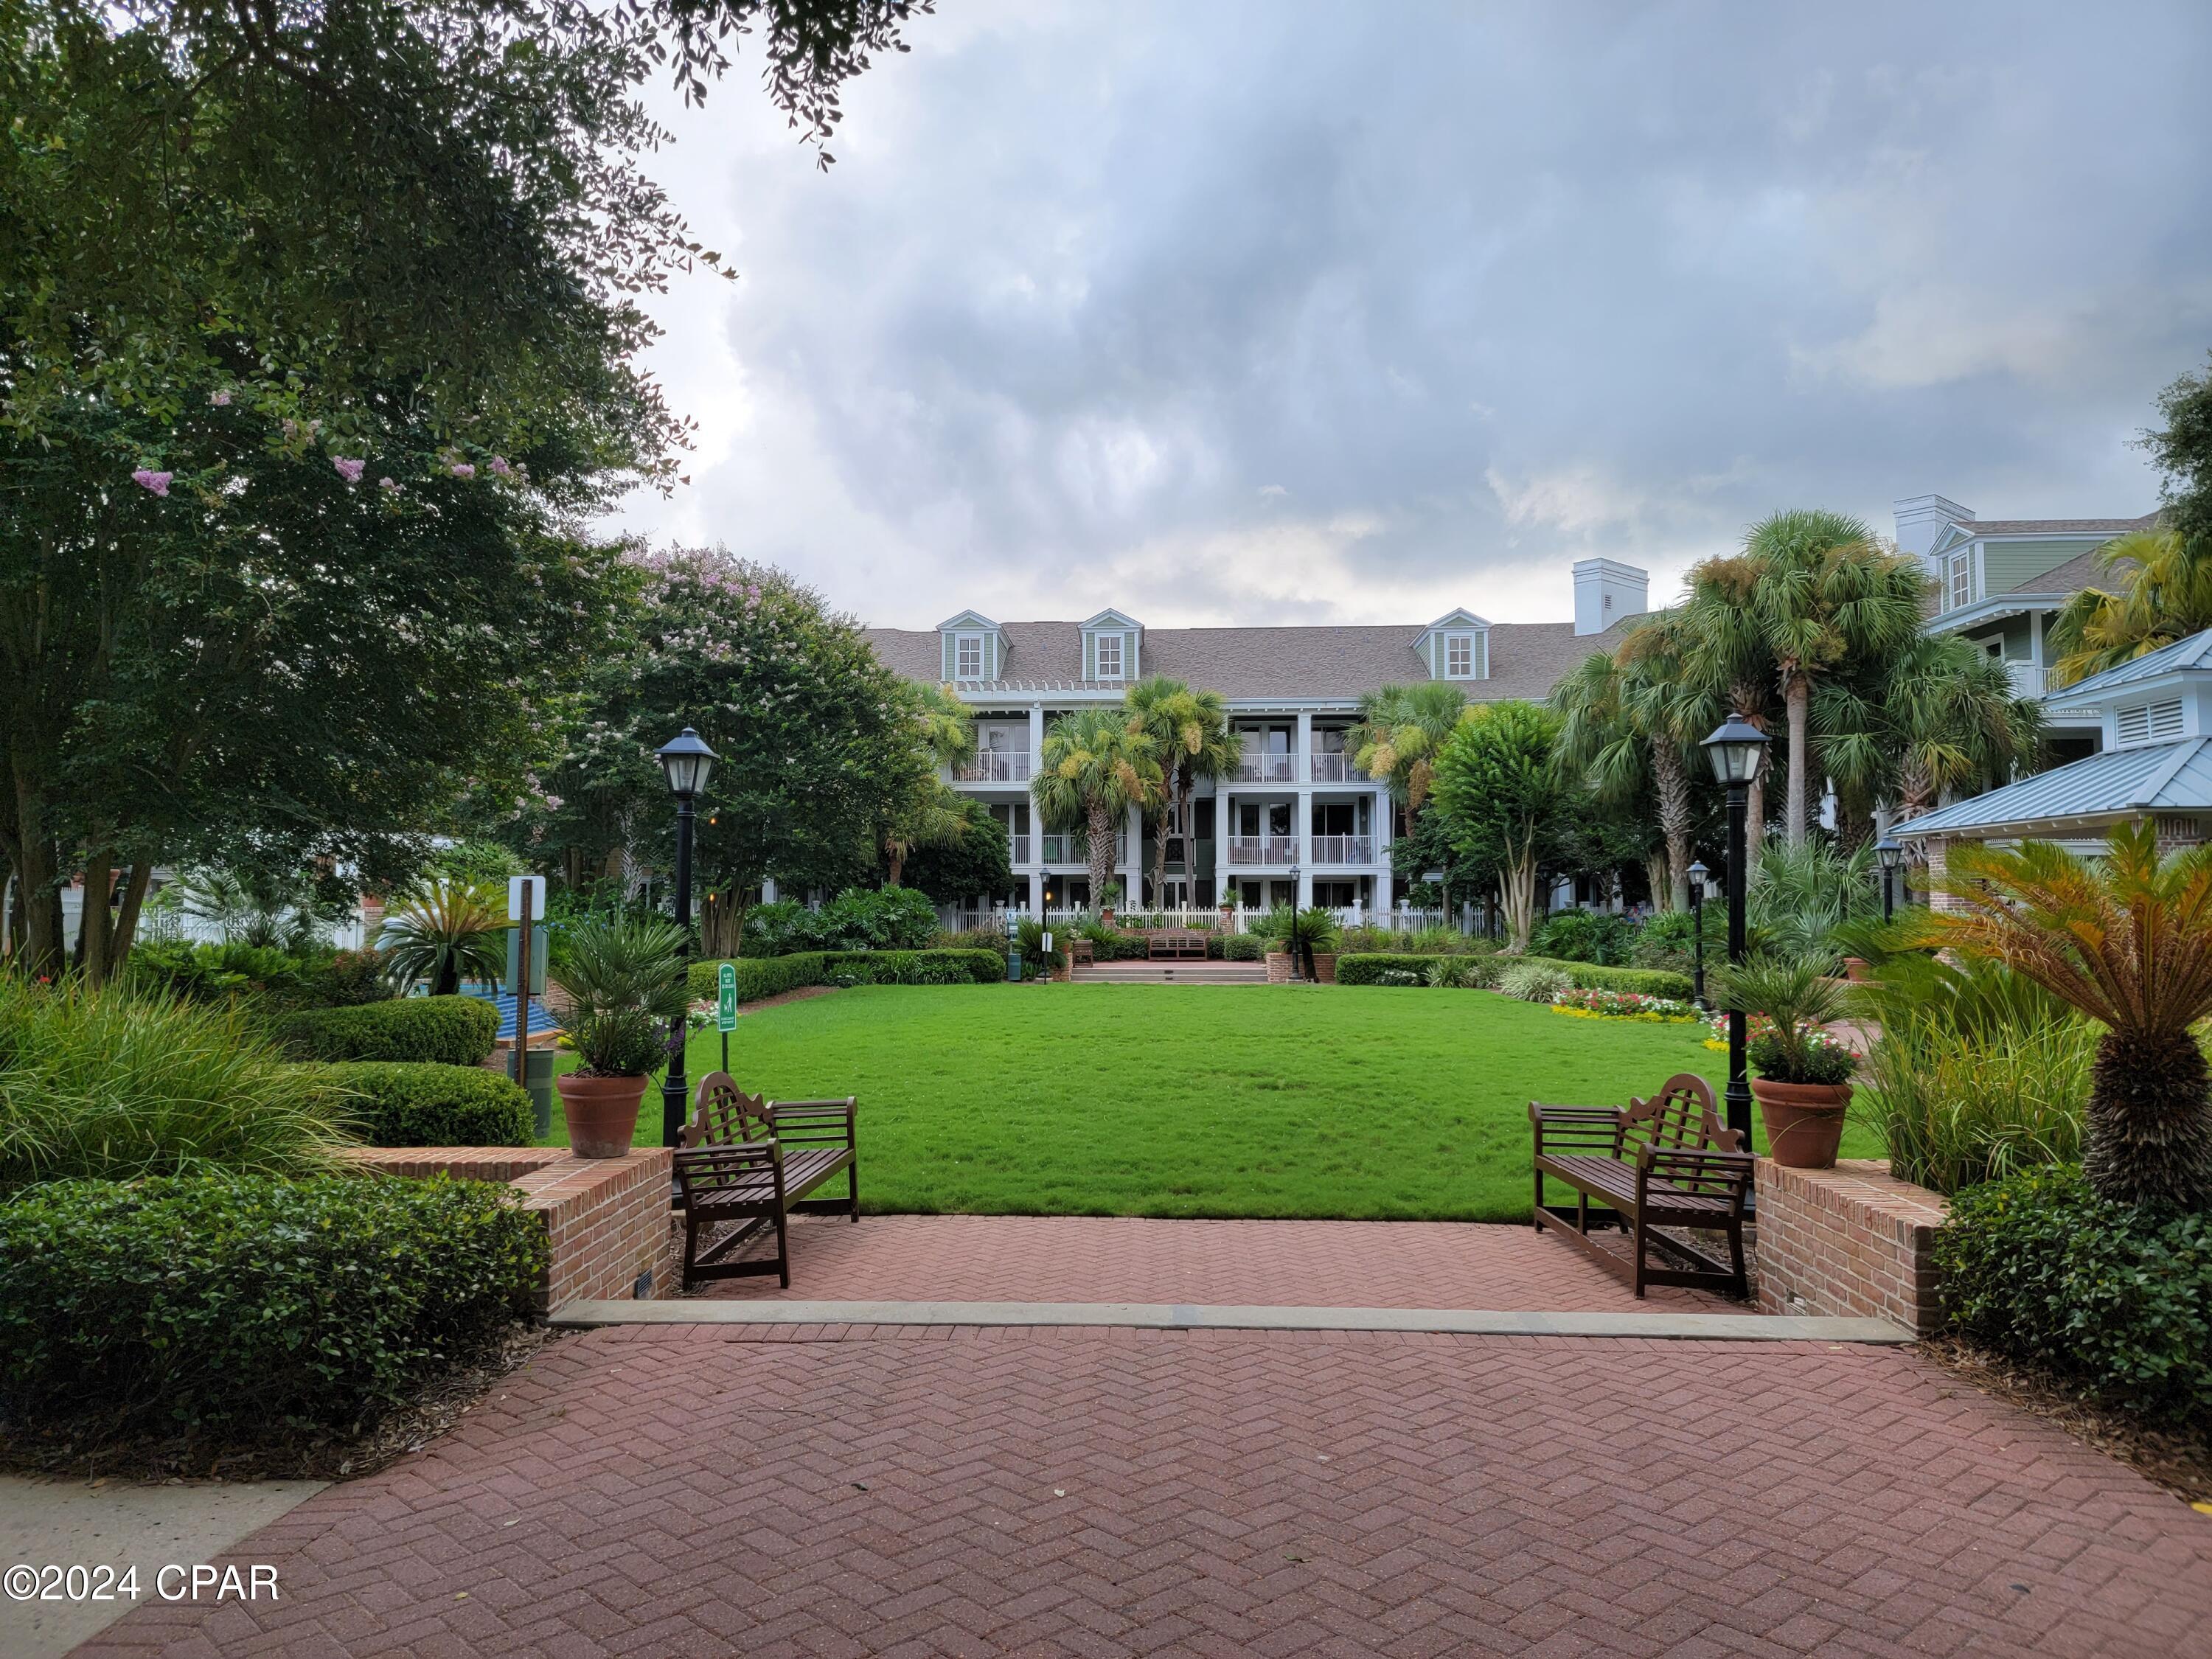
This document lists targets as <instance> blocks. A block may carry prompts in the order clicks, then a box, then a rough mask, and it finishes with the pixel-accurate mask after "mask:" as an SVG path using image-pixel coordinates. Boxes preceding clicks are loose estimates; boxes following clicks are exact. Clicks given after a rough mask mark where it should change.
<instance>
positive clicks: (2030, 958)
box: [1916, 823, 2212, 1210]
mask: <svg viewBox="0 0 2212 1659" xmlns="http://www.w3.org/2000/svg"><path fill="white" fill-rule="evenodd" d="M1946 862H1947V869H1946V872H1945V874H1944V875H1943V877H1942V878H1941V879H1939V880H1938V881H1937V882H1936V884H1935V885H1936V890H1937V891H1939V892H1941V893H1944V894H1946V895H1948V896H1949V897H1950V898H1951V899H1952V900H1953V901H1954V903H1955V905H1956V906H1957V907H1958V908H1954V909H1952V910H1948V911H1946V910H1936V909H1930V910H1929V911H1926V912H1924V913H1923V914H1922V915H1921V916H1920V917H1918V918H1917V921H1916V927H1917V933H1918V935H1919V938H1920V939H1921V941H1922V942H1923V943H1924V944H1928V945H1938V946H1943V947H1948V948H1950V949H1953V950H1957V951H1965V952H1966V953H1968V954H1970V955H1976V956H1982V957H1989V958H1991V959H1993V960H1995V961H1997V962H2002V963H2005V964H2006V965H2007V966H2008V967H2010V968H2012V969H2014V970H2015V972H2017V973H2020V974H2023V975H2026V976H2027V978H2029V979H2031V980H2033V981H2035V982H2036V983H2037V984H2038V985H2040V986H2041V987H2043V988H2044V989H2045V990H2046V991H2048V992H2050V993H2051V994H2052V995H2053V996H2055V997H2057V998H2058V999H2059V1000H2061V1001H2063V1002H2065V1003H2067V1004H2069V1005H2070V1006H2073V1007H2075V1008H2077V1009H2079V1010H2080V1011H2081V1012H2083V1013H2085V1014H2087V1015H2088V1016H2089V1017H2090V1018H2092V1019H2094V1020H2098V1021H2100V1022H2101V1023H2102V1024H2103V1025H2104V1027H2105V1032H2104V1035H2103V1036H2100V1038H2099V1039H2098V1040H2097V1058H2096V1063H2095V1066H2094V1067H2093V1071H2092V1073H2091V1081H2090V1091H2089V1105H2088V1116H2087V1125H2086V1127H2087V1147H2086V1149H2085V1151H2084V1153H2083V1157H2082V1168H2083V1171H2084V1173H2086V1174H2087V1176H2088V1178H2089V1182H2090V1184H2091V1185H2092V1186H2093V1187H2094V1188H2096V1189H2097V1191H2098V1192H2099V1193H2100V1194H2103V1195H2104V1196H2105V1197H2106V1198H2110V1199H2113V1200H2118V1202H2121V1203H2129V1204H2161V1205H2170V1206H2177V1207H2179V1208H2182V1209H2186V1210H2203V1209H2206V1208H2208V1207H2212V1074H2208V1072H2207V1069H2206V1065H2205V1059H2204V1053H2203V1049H2202V1048H2199V1047H2198V1046H2197V1038H2196V1036H2195V1035H2194V1033H2193V1032H2192V1031H2191V1027H2192V1026H2194V1025H2195V1024H2197V1021H2199V1020H2201V1019H2203V1018H2205V1017H2206V1016H2207V1015H2208V1014H2212V843H2208V844H2203V845H2199V846H2196V847H2191V848H2185V849H2183V850H2179V851H2176V852H2173V853H2171V854H2166V855H2165V856H2164V857H2161V856H2160V853H2159V848H2158V837H2157V832H2156V830H2155V829H2154V826H2152V825H2151V824H2149V823H2134V824H2122V825H2120V826H2118V828H2116V829H2113V830H2112V835H2111V837H2110V839H2109V841H2108V842H2107V844H2106V851H2105V854H2103V856H2101V857H2100V858H2095V859H2087V858H2083V857H2081V856H2079V855H2078V854H2074V853H2071V852H2069V851H2068V850H2067V849H2066V848H2063V847H2058V846H2055V845H2053V844H2051V843H2050V842H2022V843H2021V845H2020V846H2019V847H2017V848H2009V849H1998V848H1990V847H1983V846H1978V845H1975V844H1972V843H1967V844H1962V845H1959V846H1954V848H1952V849H1951V850H1950V854H1949V856H1948V860H1947V861H1946Z"/></svg>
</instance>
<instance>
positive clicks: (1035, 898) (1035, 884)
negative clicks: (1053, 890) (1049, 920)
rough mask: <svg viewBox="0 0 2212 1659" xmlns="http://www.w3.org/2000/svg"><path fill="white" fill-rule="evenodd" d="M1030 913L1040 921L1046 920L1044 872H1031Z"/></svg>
mask: <svg viewBox="0 0 2212 1659" xmlns="http://www.w3.org/2000/svg"><path fill="white" fill-rule="evenodd" d="M1030 915H1033V916H1035V917H1036V919H1037V920H1038V921H1043V920H1044V872H1043V871H1042V870H1032V871H1030Z"/></svg>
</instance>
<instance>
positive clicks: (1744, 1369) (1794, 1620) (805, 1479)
mask: <svg viewBox="0 0 2212 1659" xmlns="http://www.w3.org/2000/svg"><path fill="white" fill-rule="evenodd" d="M234 1559H237V1560H240V1561H241V1562H252V1561H269V1562H273V1563H275V1564H276V1565H277V1566H278V1568H279V1571H280V1575H281V1578H280V1582H281V1583H282V1585H283V1590H284V1592H285V1595H286V1599H285V1600H284V1601H282V1602H279V1603H277V1604H276V1605H275V1606H274V1607H271V1606H270V1605H268V1604H265V1603H264V1604H263V1605H261V1606H260V1607H240V1606H238V1605H236V1604H232V1605H230V1606H228V1607H224V1608H222V1609H221V1610H215V1609H210V1608H206V1607H197V1608H195V1607H183V1606H180V1607H167V1606H161V1605H155V1606H154V1607H145V1608H142V1609H140V1610H138V1611H137V1612H135V1613H132V1614H131V1616H129V1617H128V1618H126V1619H125V1620H123V1621H122V1622H121V1623H119V1624H118V1625H117V1626H112V1628H111V1629H110V1630H109V1631H108V1632H106V1633H104V1634H103V1635H102V1636H100V1638H96V1639H95V1640H94V1642H93V1643H91V1644H88V1646H86V1647H85V1648H83V1649H82V1650H80V1651H81V1652H82V1653H85V1654H91V1655H107V1656H120V1655H146V1654H151V1653H161V1654H166V1655H172V1656H178V1659H204V1656H210V1655H217V1654H221V1655H238V1656H249V1655H264V1654H265V1655H283V1656H310V1659H322V1656H333V1655H382V1654H407V1655H413V1656H422V1659H447V1656H452V1659H490V1656H496V1655H502V1654H538V1655H549V1656H556V1659H589V1656H598V1655H651V1656H660V1655H693V1654H697V1655H724V1654H732V1653H739V1652H742V1653H743V1654H744V1655H745V1656H747V1659H776V1656H794V1659H796V1656H846V1655H854V1656H858V1655H902V1656H904V1655H936V1654H969V1655H978V1656H982V1655H996V1654H1014V1653H1020V1654H1073V1655H1093V1656H1101V1659H1104V1656H1120V1655H1132V1654H1144V1655H1149V1654H1158V1653H1174V1654H1207V1655H1261V1656H1266V1659H1290V1656H1296V1655H1315V1656H1321V1655H1334V1654H1359V1653H1377V1654H1389V1655H1407V1656H1422V1655H1437V1654H1452V1655H1459V1654H1513V1655H1524V1656H1528V1659H1563V1656H1583V1655H1608V1656H1610V1655H1626V1656H1638V1659H1645V1656H1662V1655H1671V1656H1674V1659H1709V1656H1711V1659H1717V1656H1725V1655H1740V1654H1776V1655H1783V1654H1789V1655H1801V1654H1815V1655H1846V1654H1848V1655H1867V1656H1885V1659H1887V1656H1906V1655H1917V1656H1928V1655H1939V1656H1949V1655H1955V1654H1978V1655H2039V1656H2121V1655H2125V1656H2146V1659H2147V1656H2157V1659H2173V1656H2206V1655H2212V1518H2208V1517H2206V1516H2200V1515H2197V1514H2195V1513H2193V1512H2191V1510H2188V1509H2187V1508H2185V1507H2184V1506H2183V1505H2181V1504H2179V1503H2177V1502H2176V1501H2175V1500H2174V1499H2172V1498H2170V1497H2167V1496H2166V1495H2164V1494H2162V1493H2160V1492H2158V1491H2157V1490H2155V1489H2154V1488H2153V1487H2152V1486H2149V1485H2148V1483H2146V1482H2145V1481H2144V1480H2142V1479H2141V1478H2140V1477H2139V1476H2137V1475H2136V1474H2133V1473H2132V1472H2131V1471H2130V1470H2128V1469H2126V1468H2123V1467H2122V1466H2120V1465H2118V1464H2117V1463H2114V1462H2111V1461H2109V1460H2108V1459H2106V1458H2105V1457H2103V1456H2101V1455H2099V1454H2097V1453H2095V1452H2093V1451H2091V1450H2089V1449H2086V1448H2084V1447H2082V1446H2081V1445H2079V1444H2077V1443H2075V1442H2073V1441H2071V1440H2069V1438H2068V1437H2065V1436H2064V1435H2063V1433H2061V1432H2060V1431H2057V1430H2056V1429H2054V1428H2052V1427H2051V1426H2049V1425H2045V1424H2043V1423H2041V1422H2039V1421H2037V1420H2035V1419H2030V1418H2027V1417H2026V1416H2023V1415H2021V1414H2018V1413H2014V1412H2012V1411H2010V1410H2009V1409H2008V1408H2007V1407H2002V1406H2000V1405H1997V1404H1996V1403H1994V1402H1991V1401H1988V1400H1986V1399H1984V1398H1983V1397H1982V1396H1980V1395H1975V1394H1973V1393H1972V1392H1971V1391H1966V1390H1962V1389H1960V1388H1958V1387H1957V1386H1956V1385H1955V1384H1954V1383H1952V1382H1951V1381H1950V1380H1949V1379H1948V1378H1947V1377H1946V1376H1945V1375H1944V1374H1943V1373H1942V1372H1940V1371H1938V1370H1935V1369H1934V1368H1933V1367H1931V1366H1929V1365H1927V1364H1925V1363H1924V1362H1922V1361H1921V1360H1919V1359H1917V1358H1915V1357H1914V1356H1912V1355H1911V1354H1910V1353H1909V1352H1903V1351H1899V1350H1894V1349H1877V1348H1868V1347H1842V1346H1826V1345H1818V1344H1790V1345H1783V1344H1775V1345H1753V1344H1734V1343H1696V1342H1661V1341H1644V1340H1572V1339H1563V1338H1498V1337H1455V1336H1435V1335H1431V1336H1409V1335H1400V1334H1326V1333H1295V1334H1277V1333H1250V1332H1227V1331H1200V1332H1184V1331H1131V1330H1121V1331H1094V1330H1086V1331H1071V1330H1065V1329H1061V1330H1003V1329H1001V1330H985V1331H977V1330H972V1329H963V1330H953V1329H948V1328H929V1329H915V1328H908V1329H902V1330H890V1329H883V1328H878V1329H875V1330H867V1329H844V1328H797V1329H792V1328H775V1329H762V1328H747V1327H738V1328H713V1327H696V1326H694V1327H666V1328H656V1327H639V1326H631V1327H624V1328H617V1329H611V1330H602V1331H596V1332H593V1333H592V1334H588V1335H586V1336H582V1337H577V1338H572V1339H568V1340H563V1341H562V1342H559V1343H556V1345H554V1346H552V1347H550V1348H549V1349H548V1350H546V1351H545V1352H543V1353H542V1354H540V1355H539V1356H538V1358H536V1359H535V1360H534V1361H533V1362H532V1364H530V1365H529V1366H527V1367H526V1369H525V1370H523V1371H522V1372H520V1373H519V1374H518V1375H517V1376H516V1377H515V1378H514V1379H513V1381H512V1382H511V1383H509V1384H508V1385H507V1389H506V1390H505V1392H504V1394H503V1395H500V1396H498V1397H496V1398H495V1399H494V1400H492V1401H489V1402H487V1403H486V1404H485V1405H483V1407H479V1408H478V1409H477V1411H476V1412H475V1413H472V1414H471V1415H470V1416H469V1417H468V1418H466V1419H465V1420H464V1422H463V1424H462V1425H461V1426H460V1427H459V1429H458V1430H457V1431H455V1432H453V1434H451V1435H449V1436H448V1437H446V1438H444V1439H442V1440H441V1441H439V1442H438V1443H436V1444H435V1446H433V1447H432V1448H431V1449H429V1450H428V1451H427V1452H425V1453H422V1454H421V1455H416V1456H413V1457H410V1458H409V1459H407V1460H406V1461H404V1462H402V1463H400V1464H398V1465H397V1466H395V1467H393V1468H391V1469H388V1470H386V1472H384V1473H383V1474H379V1475H376V1476H374V1477H372V1478H369V1479H367V1480H358V1481H355V1482H353V1483H351V1484H349V1485H347V1486H340V1487H336V1488H333V1489H332V1490H331V1491H329V1492H325V1493H323V1494H321V1495H320V1496H319V1497H317V1498H313V1499H312V1500H311V1501H310V1502H308V1503H307V1504H306V1505H304V1506H303V1507H301V1509H299V1510H295V1511H294V1512H293V1513H292V1514H291V1515H290V1516H287V1517H286V1518H285V1519H284V1520H283V1522H279V1523H277V1524H276V1525H275V1526H272V1527H270V1528H266V1529H265V1530H264V1531H263V1532H262V1533H260V1534H257V1535H256V1536H254V1537H253V1538H252V1539H249V1540H248V1541H246V1542H245V1543H244V1544H243V1545H241V1546H240V1548H239V1549H238V1550H237V1552H235V1555H234Z"/></svg>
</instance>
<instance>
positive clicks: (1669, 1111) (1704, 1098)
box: [1616, 1072, 1742, 1157]
mask: <svg viewBox="0 0 2212 1659" xmlns="http://www.w3.org/2000/svg"><path fill="white" fill-rule="evenodd" d="M1620 1128H1621V1135H1622V1139H1623V1141H1624V1143H1625V1142H1626V1140H1627V1139H1630V1138H1634V1139H1638V1140H1641V1141H1643V1142H1644V1143H1645V1144H1646V1145H1648V1146H1652V1147H1654V1148H1656V1149H1657V1150H1659V1151H1662V1152H1739V1151H1741V1145H1740V1142H1741V1139H1742V1137H1741V1136H1740V1135H1738V1134H1737V1133H1736V1132H1735V1130H1733V1129H1730V1128H1726V1127H1723V1125H1722V1123H1721V1120H1720V1114H1719V1112H1718V1111H1717V1110H1716V1109H1715V1107H1714V1102H1713V1088H1712V1085H1711V1084H1710V1083H1707V1082H1706V1081H1705V1079H1703V1078H1701V1077H1699V1076H1698V1075H1697V1074H1696V1073H1693V1072H1678V1073H1675V1074H1674V1076H1673V1077H1670V1078H1668V1079H1667V1081H1666V1082H1665V1084H1663V1085H1662V1086H1661V1088H1660V1090H1659V1092H1658V1093H1657V1094H1656V1095H1653V1096H1652V1097H1650V1099H1648V1100H1638V1099H1636V1098H1635V1097H1630V1099H1629V1103H1628V1107H1627V1109H1626V1110H1625V1111H1624V1112H1622V1113H1621V1115H1620ZM1630 1155H1631V1152H1630V1149H1629V1148H1628V1147H1627V1146H1626V1145H1625V1144H1624V1145H1623V1146H1622V1147H1621V1149H1620V1152H1618V1153H1617V1154H1616V1156H1619V1157H1627V1156H1630Z"/></svg>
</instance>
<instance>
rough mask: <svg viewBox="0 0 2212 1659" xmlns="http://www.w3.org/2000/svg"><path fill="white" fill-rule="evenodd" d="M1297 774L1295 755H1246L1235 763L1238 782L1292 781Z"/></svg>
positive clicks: (1295, 779) (1295, 778)
mask: <svg viewBox="0 0 2212 1659" xmlns="http://www.w3.org/2000/svg"><path fill="white" fill-rule="evenodd" d="M1297 775H1298V762H1297V756H1295V755H1249V754H1248V755H1246V756H1245V757H1243V759H1242V760H1240V761H1238V762H1237V782H1239V783H1292V782H1295V781H1297Z"/></svg>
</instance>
